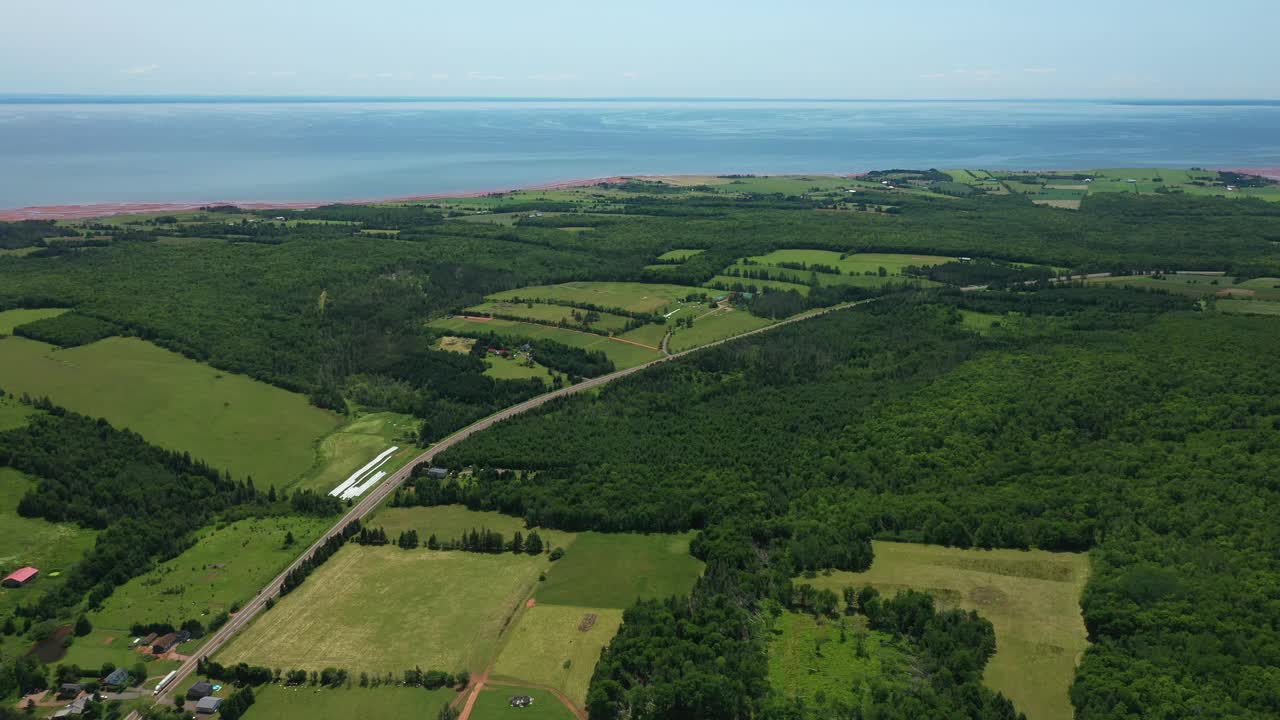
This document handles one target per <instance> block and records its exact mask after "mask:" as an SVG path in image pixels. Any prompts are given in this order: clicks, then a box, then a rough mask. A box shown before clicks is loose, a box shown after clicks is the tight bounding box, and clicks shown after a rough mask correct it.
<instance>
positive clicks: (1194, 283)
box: [1088, 274, 1280, 300]
mask: <svg viewBox="0 0 1280 720" xmlns="http://www.w3.org/2000/svg"><path fill="white" fill-rule="evenodd" d="M1088 284H1090V285H1120V286H1123V287H1134V288H1150V289H1155V290H1164V291H1165V292H1171V293H1174V294H1177V295H1186V296H1189V297H1197V298H1206V297H1210V296H1219V297H1227V298H1230V297H1248V298H1254V299H1257V300H1280V287H1277V285H1280V282H1277V281H1276V280H1275V279H1274V278H1255V279H1253V280H1247V281H1245V282H1243V283H1240V284H1238V285H1237V284H1235V283H1234V282H1233V281H1232V278H1230V277H1226V276H1221V275H1192V274H1186V275H1162V276H1160V277H1154V276H1151V275H1128V276H1124V275H1119V276H1115V277H1109V278H1095V279H1093V280H1089V281H1088Z"/></svg>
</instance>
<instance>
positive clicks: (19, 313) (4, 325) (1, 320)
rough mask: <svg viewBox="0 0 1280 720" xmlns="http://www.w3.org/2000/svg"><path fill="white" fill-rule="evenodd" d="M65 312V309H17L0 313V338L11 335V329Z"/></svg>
mask: <svg viewBox="0 0 1280 720" xmlns="http://www.w3.org/2000/svg"><path fill="white" fill-rule="evenodd" d="M66 311H67V310H66V308H32V309H26V308H19V309H16V310H3V311H0V336H3V335H12V334H13V329H14V328H16V327H18V326H19V325H26V324H27V323H29V322H34V321H36V320H43V319H45V318H51V317H57V316H59V315H61V314H63V313H65V312H66Z"/></svg>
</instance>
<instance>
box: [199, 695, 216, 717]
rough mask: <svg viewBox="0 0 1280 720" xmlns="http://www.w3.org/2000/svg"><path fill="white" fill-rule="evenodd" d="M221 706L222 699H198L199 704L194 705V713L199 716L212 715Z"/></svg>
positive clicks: (212, 697)
mask: <svg viewBox="0 0 1280 720" xmlns="http://www.w3.org/2000/svg"><path fill="white" fill-rule="evenodd" d="M221 705H222V698H220V697H214V696H212V695H210V696H208V697H202V698H200V702H198V703H196V712H197V713H199V714H201V715H212V714H213V713H216V712H218V707H219V706H221Z"/></svg>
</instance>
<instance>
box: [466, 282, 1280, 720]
mask: <svg viewBox="0 0 1280 720" xmlns="http://www.w3.org/2000/svg"><path fill="white" fill-rule="evenodd" d="M894 300H895V302H892V303H890V302H881V303H875V304H872V305H868V306H864V307H863V308H860V309H858V310H856V311H847V312H842V313H836V314H834V315H831V316H826V317H822V318H819V319H815V320H812V321H810V322H806V323H801V324H798V325H795V326H791V327H788V328H786V329H783V330H780V331H778V332H776V333H772V334H767V335H763V336H758V337H753V338H750V339H744V340H741V341H737V342H735V343H732V344H730V345H728V346H725V347H722V348H717V349H714V350H710V351H707V352H704V353H701V354H698V355H695V356H692V357H690V358H687V359H685V360H683V361H681V362H679V363H672V364H669V365H666V366H664V367H660V368H655V369H654V370H652V371H650V372H647V373H644V374H642V375H638V376H634V377H631V378H627V379H626V380H624V381H621V382H618V383H615V384H613V385H611V386H609V387H608V388H606V389H605V390H604V391H603V392H601V393H600V395H599V397H598V398H586V397H579V398H571V399H566V400H562V401H558V403H557V404H556V405H555V406H554V407H550V408H548V409H546V410H544V411H542V412H540V413H538V414H537V415H536V416H530V417H523V418H519V419H516V420H513V421H511V422H508V423H504V424H503V425H501V426H499V427H498V428H496V429H495V430H494V431H492V432H490V433H486V434H483V435H479V436H477V437H475V438H473V439H471V440H469V441H468V442H466V443H464V444H462V445H461V446H459V447H457V448H455V449H452V450H451V451H450V452H449V453H448V454H447V455H446V456H445V462H447V463H449V464H452V465H454V466H462V465H466V464H477V465H485V464H490V465H492V466H497V467H503V468H509V469H516V470H518V471H519V472H504V473H494V472H487V473H480V474H479V475H478V476H477V477H476V481H475V482H473V483H471V484H469V485H468V486H466V487H465V488H461V489H460V490H461V496H462V498H463V499H464V500H465V501H466V502H467V503H468V505H470V506H472V507H475V508H484V509H500V510H503V511H505V512H510V513H516V514H522V515H524V516H525V517H527V518H528V519H529V520H530V521H531V522H537V523H541V524H543V525H550V526H558V527H565V528H570V529H584V528H597V529H646V530H660V529H661V530H673V529H684V528H708V530H706V531H705V532H712V531H713V530H716V529H717V528H721V527H724V526H726V525H731V526H740V525H742V524H746V526H747V528H749V529H748V530H745V531H744V532H743V535H744V540H743V542H744V543H746V544H747V545H748V546H750V545H755V546H757V547H760V545H761V542H762V541H763V542H766V543H773V542H774V541H772V540H768V538H771V537H773V536H775V535H776V534H782V535H789V534H793V533H796V532H798V531H799V530H800V529H801V528H805V527H808V526H811V525H813V524H816V525H817V526H818V527H826V528H831V529H832V530H833V531H839V530H841V529H843V528H848V529H850V530H848V532H852V533H858V532H863V533H865V534H866V535H868V536H874V537H879V538H885V539H899V540H908V541H916V542H935V543H942V544H947V545H954V546H960V547H1013V548H1023V547H1039V548H1045V549H1053V550H1085V549H1090V550H1092V552H1093V557H1094V568H1095V569H1094V575H1093V576H1092V578H1091V581H1090V584H1089V586H1088V589H1087V592H1086V596H1085V600H1084V611H1085V622H1086V625H1087V627H1088V630H1089V634H1090V640H1091V641H1092V642H1093V643H1094V644H1093V646H1092V648H1091V649H1090V651H1089V652H1088V653H1087V655H1086V657H1085V660H1084V663H1083V664H1082V666H1081V668H1080V671H1079V675H1078V678H1077V680H1076V683H1075V686H1074V688H1073V690H1072V699H1073V701H1074V703H1075V704H1076V706H1077V716H1078V717H1080V718H1089V719H1093V718H1124V717H1130V716H1147V717H1189V716H1200V717H1257V718H1262V717H1271V716H1274V713H1275V712H1276V710H1277V708H1280V704H1278V703H1280V695H1278V694H1277V692H1278V691H1277V689H1278V688H1280V684H1277V683H1276V679H1277V678H1276V675H1275V667H1277V665H1278V664H1280V629H1277V626H1276V624H1275V619H1276V616H1277V615H1276V609H1275V607H1274V598H1273V597H1272V593H1271V590H1268V588H1272V589H1274V588H1275V587H1277V583H1278V582H1280V559H1278V558H1280V528H1277V526H1276V525H1275V523H1274V521H1273V518H1274V515H1275V513H1276V511H1277V509H1278V507H1280V505H1278V503H1280V485H1277V482H1276V478H1277V477H1280V439H1278V438H1280V435H1278V434H1277V433H1276V430H1277V429H1280V398H1277V396H1276V394H1275V391H1274V388H1275V387H1277V386H1278V385H1277V383H1280V367H1277V366H1276V365H1275V363H1274V362H1272V358H1273V357H1274V355H1275V353H1276V352H1278V351H1280V334H1277V333H1276V332H1275V329H1274V324H1273V321H1271V320H1269V319H1265V318H1238V317H1229V316H1219V315H1202V314H1199V313H1196V312H1194V311H1191V310H1187V309H1180V308H1185V307H1186V304H1185V302H1184V301H1180V300H1178V299H1176V298H1173V297H1170V296H1160V295H1153V294H1149V293H1138V292H1132V291H1113V292H1109V293H1102V294H1097V293H1096V291H1094V290H1082V289H1074V288H1064V289H1061V290H1043V291H1038V292H1028V293H1020V294H1016V295H1011V296H1010V295H1004V294H998V293H989V294H979V295H977V296H969V295H965V296H959V295H951V296H946V295H943V296H938V297H931V294H929V293H920V294H917V295H916V296H915V297H914V298H912V299H908V298H905V297H897V298H894ZM999 304H1010V305H1014V304H1016V306H1017V307H1018V308H1019V310H1020V312H1022V313H1024V314H1025V315H1026V316H1027V317H1028V320H1034V322H1035V324H1036V325H1037V326H1038V327H1037V328H1036V329H1035V330H1034V331H1028V332H1008V333H993V334H991V335H989V336H985V337H984V336H980V335H977V334H974V333H970V332H967V331H964V330H963V329H961V326H960V321H959V317H958V316H957V314H956V311H957V309H958V308H963V309H978V308H982V309H988V310H990V309H993V308H994V307H995V306H997V305H999ZM966 306H968V307H966ZM716 532H719V531H718V530H717V531H716ZM767 546H768V545H767V544H766V547H767ZM789 562H791V563H793V564H794V560H789ZM708 576H709V577H710V576H711V573H710V571H709V572H708ZM734 597H735V598H736V599H735V601H734V604H735V605H736V606H738V607H740V608H743V609H745V610H752V609H753V608H755V609H758V608H757V604H756V601H755V600H754V599H751V598H748V599H746V600H745V601H744V600H743V598H742V597H741V596H740V595H738V594H734ZM717 602H721V603H723V602H727V599H726V598H723V597H718V598H717ZM708 622H718V621H717V620H708ZM743 622H745V620H744V621H743ZM624 627H625V626H624ZM616 652H622V649H621V647H620V648H619V649H618V650H617V651H616ZM744 652H745V651H744ZM673 662H674V661H673ZM744 662H745V661H744ZM601 682H603V680H601ZM664 682H665V681H663V680H661V679H655V681H654V683H655V686H654V687H651V688H650V689H649V691H650V692H655V693H660V692H665V691H664V690H662V689H661V687H658V686H659V685H662V684H663V683H664ZM717 716H720V717H734V716H740V715H736V714H735V713H734V712H730V713H728V714H724V715H717ZM599 717H612V715H608V714H602V715H599ZM708 717H709V716H708Z"/></svg>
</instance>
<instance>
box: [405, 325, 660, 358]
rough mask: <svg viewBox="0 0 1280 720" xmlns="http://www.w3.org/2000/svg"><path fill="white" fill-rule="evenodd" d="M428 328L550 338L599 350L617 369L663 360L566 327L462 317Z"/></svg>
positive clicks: (635, 347)
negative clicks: (476, 319)
mask: <svg viewBox="0 0 1280 720" xmlns="http://www.w3.org/2000/svg"><path fill="white" fill-rule="evenodd" d="M429 326H430V327H432V328H434V329H436V330H443V331H445V332H458V333H476V332H492V333H494V334H497V335H500V336H502V337H505V338H510V339H512V340H538V339H547V340H554V341H556V342H558V343H563V344H565V345H568V346H570V347H578V348H584V349H587V350H600V351H603V352H604V353H605V354H606V355H608V356H609V359H610V360H612V361H613V364H614V365H616V366H617V367H618V369H623V368H629V367H634V366H636V365H642V364H644V363H646V362H649V361H650V360H657V359H658V358H660V357H662V352H661V351H659V350H650V349H649V348H645V347H640V346H639V345H632V344H631V343H625V342H621V341H619V340H612V339H610V338H607V337H604V336H602V335H594V334H592V333H586V332H577V331H574V330H568V329H565V328H558V327H551V326H549V325H536V324H532V323H522V322H514V321H511V320H497V319H494V320H484V321H475V320H467V319H465V318H462V317H454V318H442V319H439V320H433V321H432V322H430V323H429Z"/></svg>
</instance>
